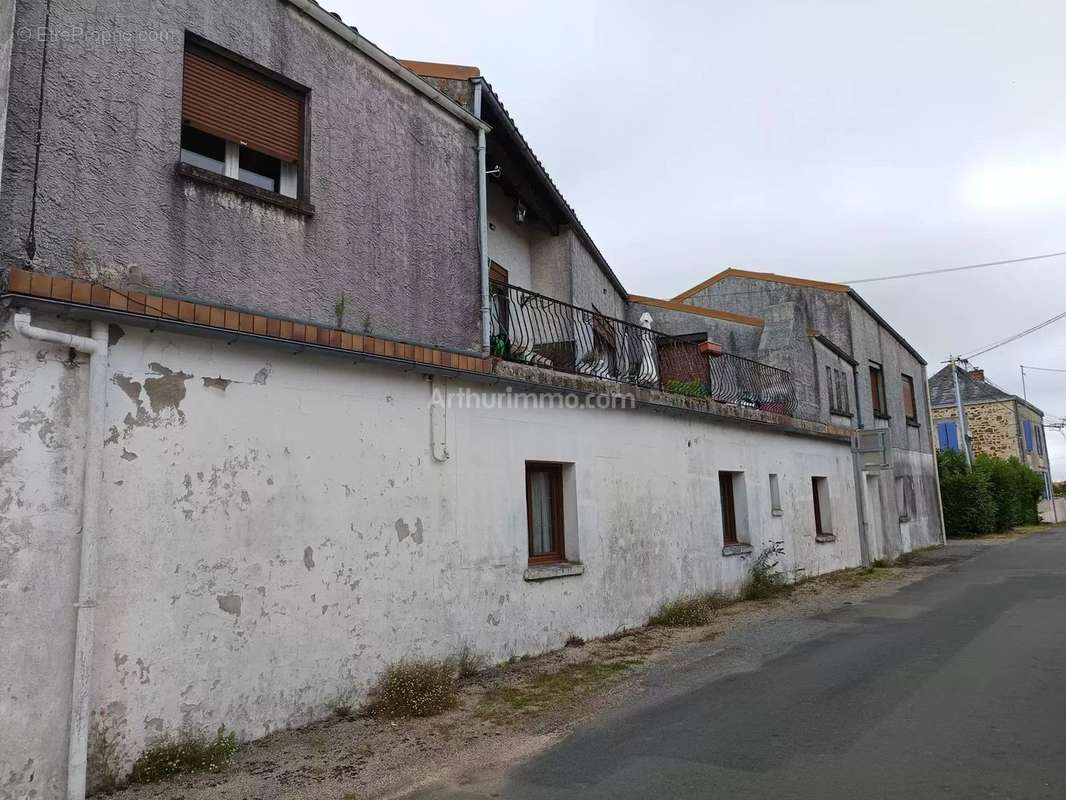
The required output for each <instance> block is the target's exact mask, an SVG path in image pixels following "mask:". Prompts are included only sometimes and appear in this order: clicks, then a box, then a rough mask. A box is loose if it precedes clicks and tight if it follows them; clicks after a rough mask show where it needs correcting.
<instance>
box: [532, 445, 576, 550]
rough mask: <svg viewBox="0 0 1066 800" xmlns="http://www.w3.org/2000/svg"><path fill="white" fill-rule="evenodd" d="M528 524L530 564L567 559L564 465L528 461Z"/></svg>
mask: <svg viewBox="0 0 1066 800" xmlns="http://www.w3.org/2000/svg"><path fill="white" fill-rule="evenodd" d="M526 521H527V524H528V526H529V563H530V564H546V563H551V562H553V561H562V560H564V558H565V553H566V550H565V546H564V542H563V465H562V464H548V463H544V462H540V461H527V462H526Z"/></svg>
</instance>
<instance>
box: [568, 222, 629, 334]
mask: <svg viewBox="0 0 1066 800" xmlns="http://www.w3.org/2000/svg"><path fill="white" fill-rule="evenodd" d="M568 234H569V238H570V264H571V270H572V273H573V278H572V281H571V283H572V289H571V297H572V299H571V300H570V302H571V303H573V304H574V305H575V306H578V307H579V308H593V307H595V308H596V309H597V310H598V311H599V312H600V313H601V314H604V315H606V316H608V317H614V318H615V319H623V320H624V319H625V318H626V307H627V304H628V298H626V297H623V296H622V295H620V294H619V293H618V290H617V289H616V288H615V287H614V284H613V283H611V281H610V280H608V278H607V276H606V275H605V274H604V272H603V270H602V269H600V265H599V262H597V261H596V259H595V257H594V256H593V255H592V253H590V252H589V250H588V248H587V247H585V244H584V242H582V241H581V238H580V237H579V236H577V234H575V233H574V232H573V229H572V228H570V229H568Z"/></svg>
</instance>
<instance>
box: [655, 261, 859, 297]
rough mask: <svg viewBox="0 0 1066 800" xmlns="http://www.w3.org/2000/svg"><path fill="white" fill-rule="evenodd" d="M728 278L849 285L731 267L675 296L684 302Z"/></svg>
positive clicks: (840, 288) (834, 288)
mask: <svg viewBox="0 0 1066 800" xmlns="http://www.w3.org/2000/svg"><path fill="white" fill-rule="evenodd" d="M726 278H752V279H754V280H758V281H768V282H770V283H784V284H788V285H789V286H806V287H808V288H811V289H823V290H825V291H827V292H847V291H848V290H849V287H847V286H845V285H844V284H843V283H828V282H826V281H814V280H809V279H807V278H793V277H791V276H789V275H777V274H775V273H773V272H752V271H751V270H746V269H735V268H733V267H730V268H729V269H724V270H722V271H721V272H719V273H718V274H717V275H712V276H711V277H709V278H708V279H707V280H705V281H702V282H701V283H698V284H696V285H695V286H693V287H692V288H691V289H688V290H687V291H684V292H682V293H681V294H679V295H678V296H677V297H675V298H674V300H675V301H676V302H679V303H680V302H682V301H683V300H688V299H689V298H690V297H692V296H693V295H697V294H699V293H700V292H702V291H703V290H704V289H707V288H708V287H711V286H713V285H714V284H716V283H718V282H719V281H724V280H725V279H726Z"/></svg>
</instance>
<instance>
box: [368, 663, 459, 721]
mask: <svg viewBox="0 0 1066 800" xmlns="http://www.w3.org/2000/svg"><path fill="white" fill-rule="evenodd" d="M458 678H459V673H458V669H457V668H456V666H455V664H454V663H452V662H451V661H428V660H427V661H419V660H406V659H405V660H403V661H398V662H397V663H395V664H390V665H389V666H388V667H386V668H385V671H384V672H383V673H382V674H381V677H380V678H378V681H377V683H375V684H374V686H373V687H372V688H371V690H370V697H369V699H368V701H367V704H366V705H365V706H364V707H363V713H364V714H366V715H368V716H371V717H385V718H388V719H395V718H398V717H432V716H434V715H435V714H440V713H442V712H444V711H447V710H448V709H451V708H455V707H456V706H457V705H458V704H459V688H458Z"/></svg>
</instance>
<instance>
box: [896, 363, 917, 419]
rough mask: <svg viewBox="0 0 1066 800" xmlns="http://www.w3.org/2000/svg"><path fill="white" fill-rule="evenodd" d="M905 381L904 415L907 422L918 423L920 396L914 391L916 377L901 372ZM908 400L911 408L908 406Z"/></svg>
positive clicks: (901, 376)
mask: <svg viewBox="0 0 1066 800" xmlns="http://www.w3.org/2000/svg"><path fill="white" fill-rule="evenodd" d="M900 378H901V379H902V382H903V415H904V416H905V417H906V418H907V422H910V423H911V424H913V425H917V424H918V396H917V395H916V394H915V393H914V378H912V377H911V376H910V375H908V374H907V373H905V372H904V373H900ZM908 400H909V401H910V402H909V405H910V408H908V407H907V406H908Z"/></svg>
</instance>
